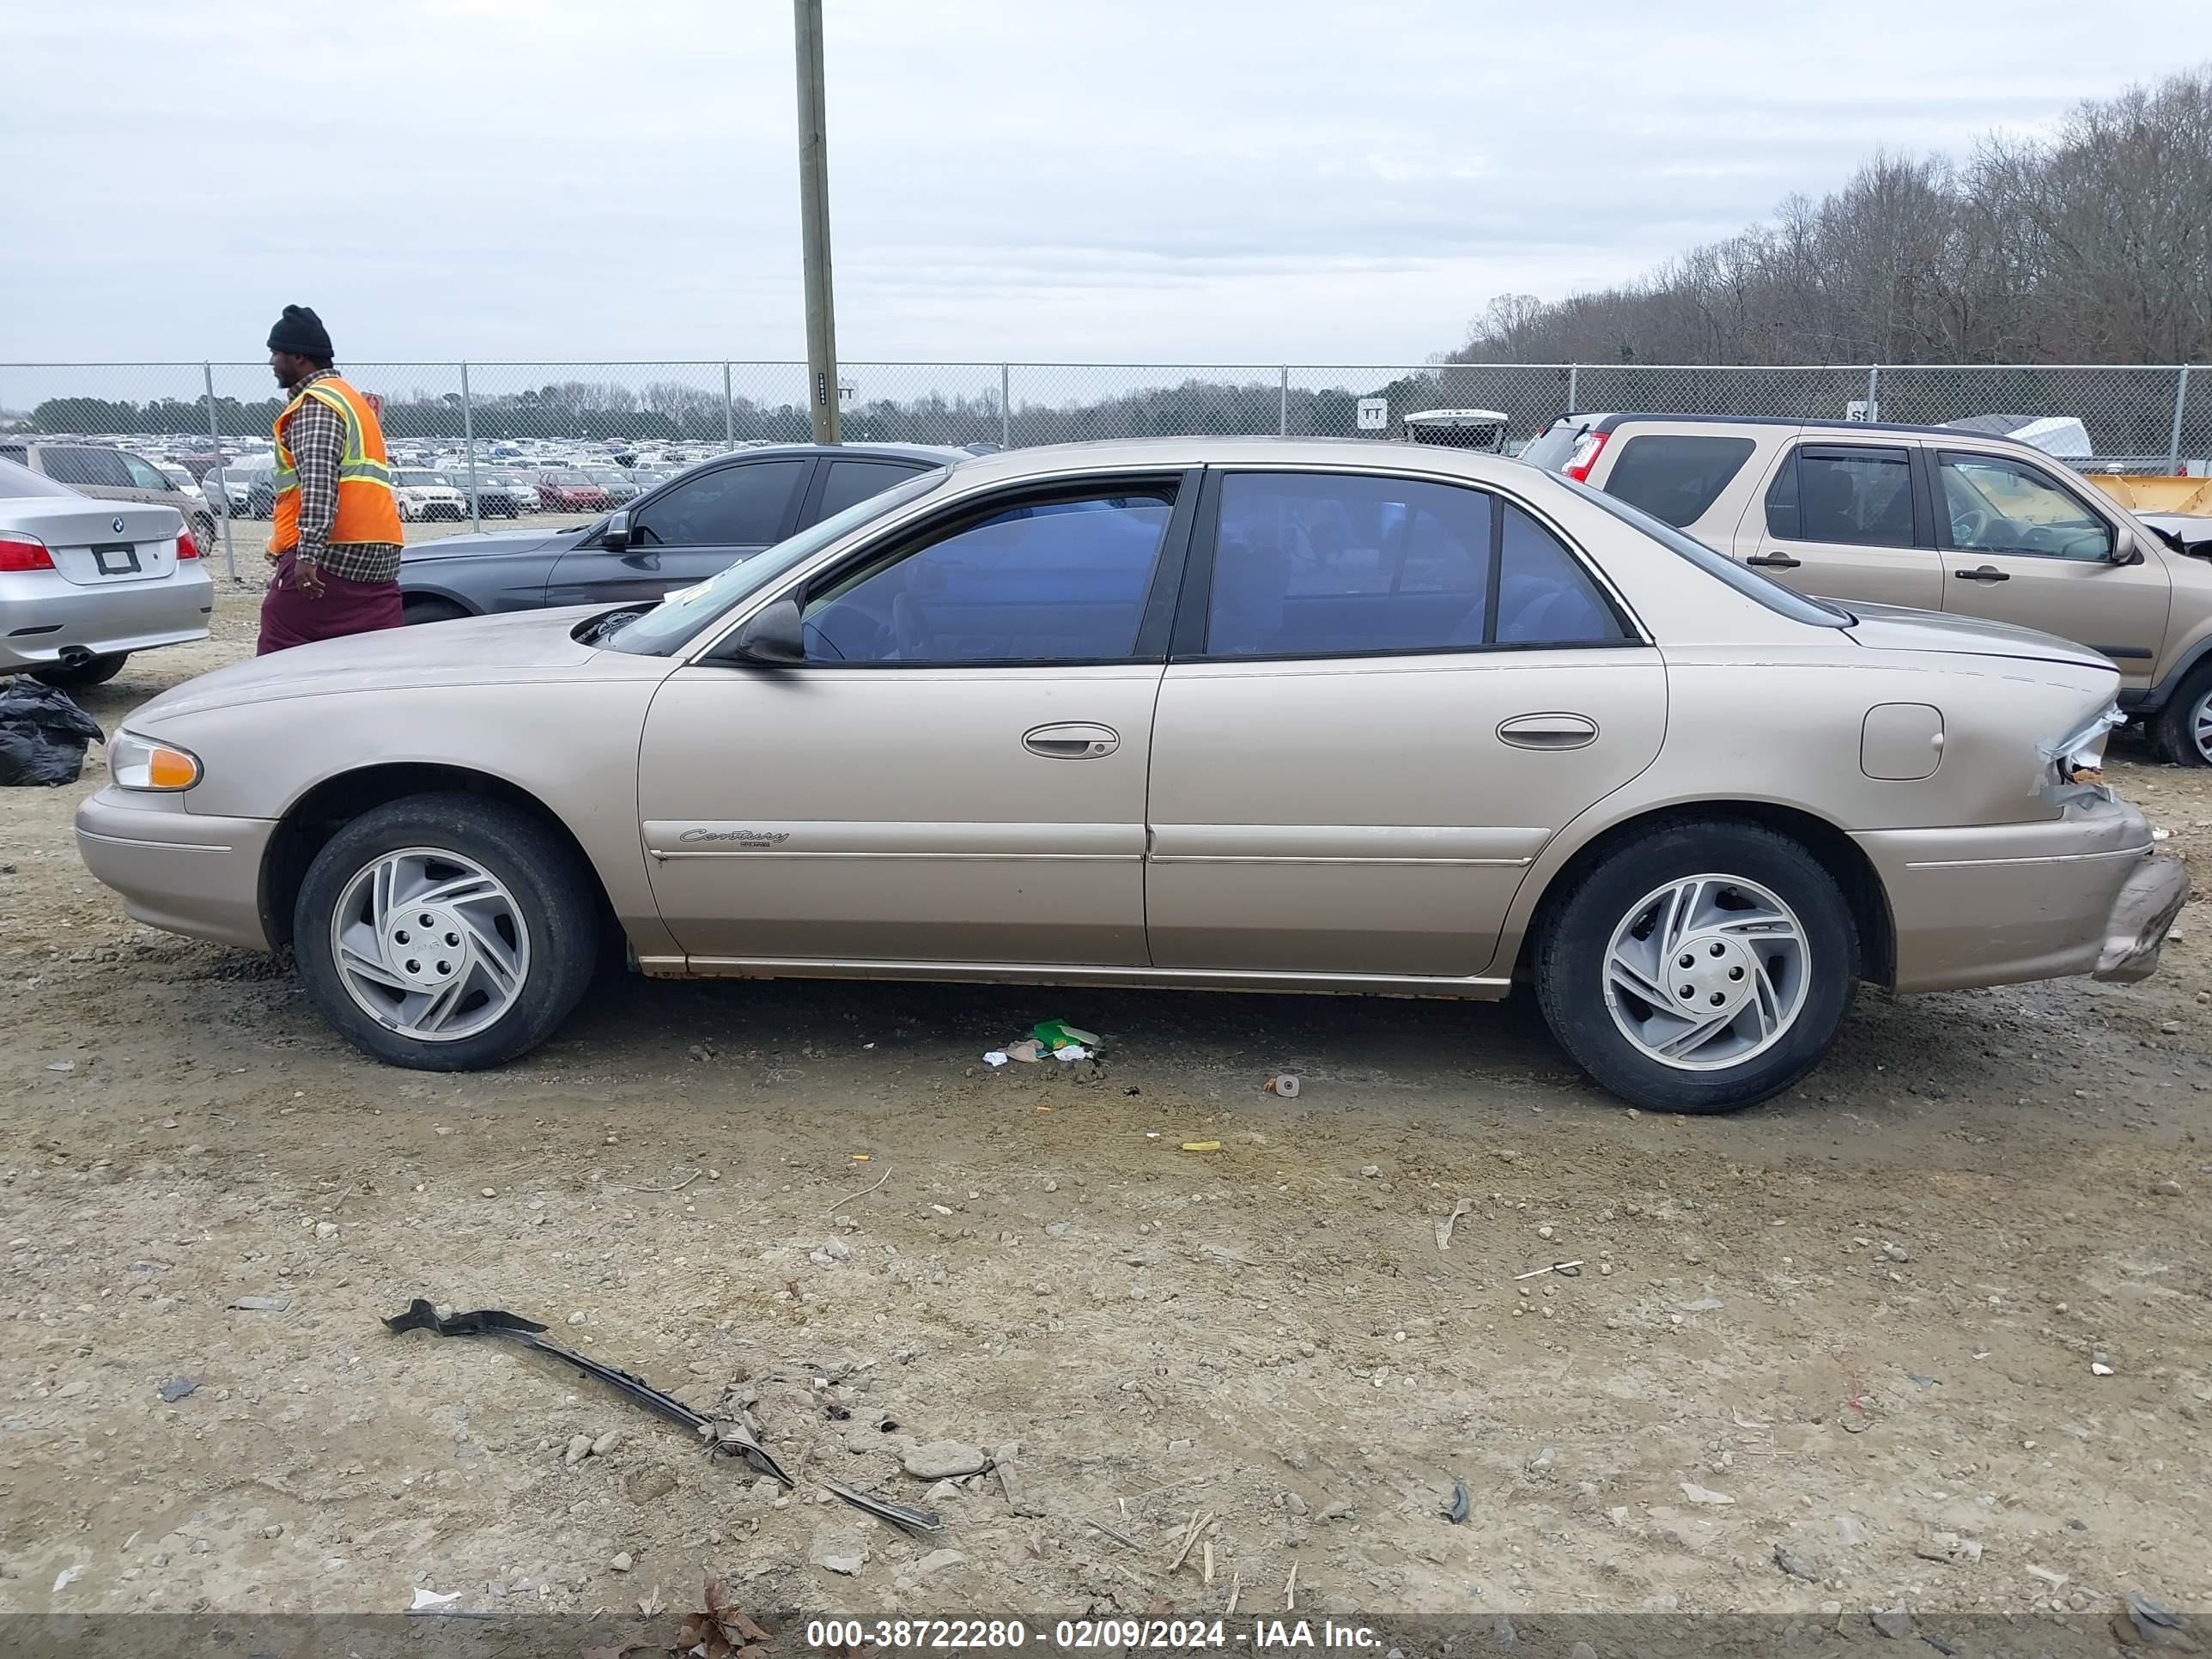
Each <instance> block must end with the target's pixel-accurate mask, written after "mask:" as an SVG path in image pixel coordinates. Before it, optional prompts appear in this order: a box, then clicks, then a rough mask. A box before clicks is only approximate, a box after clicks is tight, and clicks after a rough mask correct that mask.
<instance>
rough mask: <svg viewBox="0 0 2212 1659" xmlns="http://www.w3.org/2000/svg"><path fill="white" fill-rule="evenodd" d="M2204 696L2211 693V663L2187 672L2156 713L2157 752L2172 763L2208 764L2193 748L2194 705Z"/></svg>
mask: <svg viewBox="0 0 2212 1659" xmlns="http://www.w3.org/2000/svg"><path fill="white" fill-rule="evenodd" d="M2208 695H2212V663H2207V664H2205V665H2203V666H2202V667H2200V668H2198V669H2197V671H2196V672H2194V673H2192V674H2191V675H2190V677H2189V678H2187V679H2186V680H2185V681H2184V682H2183V683H2182V685H2181V689H2180V690H2178V691H2176V692H2175V693H2174V694H2173V696H2172V698H2170V699H2169V700H2168V701H2167V702H2166V707H2165V708H2161V709H2160V710H2159V712H2158V719H2157V721H2156V722H2155V725H2154V736H2155V737H2156V738H2157V739H2158V750H2159V753H2160V755H2162V756H2163V757H2165V758H2166V759H2167V760H2169V761H2171V762H2172V763H2173V764H2174V765H2176V766H2212V760H2207V759H2206V758H2205V757H2203V755H2202V754H2200V753H2199V752H2198V751H2197V738H2196V735H2195V732H2194V727H2195V726H2196V720H2195V718H2194V713H2195V710H2196V708H2197V704H2199V703H2200V702H2203V701H2204V699H2205V697H2206V696H2208Z"/></svg>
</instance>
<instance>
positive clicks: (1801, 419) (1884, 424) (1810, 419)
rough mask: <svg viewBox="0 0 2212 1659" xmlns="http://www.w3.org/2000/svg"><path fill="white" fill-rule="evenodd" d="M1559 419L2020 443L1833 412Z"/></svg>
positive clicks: (1643, 413)
mask: <svg viewBox="0 0 2212 1659" xmlns="http://www.w3.org/2000/svg"><path fill="white" fill-rule="evenodd" d="M1558 421H1584V422H1589V426H1586V427H1585V428H1583V429H1584V430H1585V431H1588V430H1590V429H1592V428H1595V430H1597V431H1600V432H1611V431H1613V429H1614V428H1617V427H1620V426H1621V425H1623V424H1625V423H1626V422H1630V421H1668V422H1681V423H1686V424H1694V425H1710V426H1786V427H1790V428H1799V427H1812V428H1817V429H1819V430H1820V431H1824V432H1909V433H1912V434H1915V435H1918V436H1920V437H1923V438H1924V437H1929V436H1931V435H1933V436H1941V437H1949V438H1964V439H1966V440H1969V441H1981V440H1990V439H1993V440H1995V441H1997V442H2000V443H2013V444H2015V445H2017V443H2018V441H2017V440H2016V439H2012V438H2008V436H2007V435H2005V434H2003V433H2002V432H1980V431H1971V430H1967V429H1965V428H1960V427H1955V426H1929V425H1915V424H1913V423H1911V422H1905V421H1846V420H1844V419H1841V418H1840V417H1838V416H1833V415H1806V416H1797V415H1676V414H1671V413H1669V412H1668V411H1667V410H1653V409H1638V410H1624V411H1621V412H1619V413H1614V414H1599V413H1597V412H1595V411H1594V410H1593V411H1584V410H1577V411H1575V412H1573V413H1571V414H1567V415H1562V416H1559V417H1558ZM1558 421H1554V422H1553V424H1554V425H1556V424H1557V423H1558ZM2026 447H2028V448H2031V449H2032V448H2033V447H2034V446H2033V445H2032V444H2031V445H2027V446H2026ZM2037 453H2044V452H2041V451H2038V452H2037ZM2051 459H2054V460H2063V459H2065V458H2064V457H2063V456H2052V457H2051Z"/></svg>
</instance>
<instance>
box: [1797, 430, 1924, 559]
mask: <svg viewBox="0 0 2212 1659" xmlns="http://www.w3.org/2000/svg"><path fill="white" fill-rule="evenodd" d="M1766 528H1767V532H1768V533H1769V534H1771V535H1772V536H1774V537H1776V538H1778V539H1780V540H1783V541H1803V542H1840V543H1844V544H1856V545H1858V546H1861V547H1911V546H1913V545H1915V540H1914V536H1913V528H1912V460H1911V455H1910V454H1909V453H1908V452H1906V451H1905V450H1903V449H1892V448H1887V447H1879V448H1878V447H1875V446H1873V445H1871V444H1801V445H1799V446H1798V447H1797V449H1796V451H1795V453H1792V454H1791V456H1790V459H1788V460H1787V461H1785V462H1784V463H1783V465H1782V470H1781V471H1779V472H1778V473H1777V474H1776V475H1775V477H1774V482H1773V483H1771V484H1770V485H1768V486H1767V490H1766Z"/></svg>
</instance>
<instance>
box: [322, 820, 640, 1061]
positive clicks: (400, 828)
mask: <svg viewBox="0 0 2212 1659" xmlns="http://www.w3.org/2000/svg"><path fill="white" fill-rule="evenodd" d="M408 847H432V848H442V849H446V850H449V851H452V852H454V853H458V854H461V855H463V856H464V857H465V858H468V859H470V860H473V861H475V862H476V863H477V864H480V865H482V866H483V867H484V868H485V869H487V870H489V872H491V873H492V874H493V875H494V876H495V877H497V878H499V880H500V882H501V884H503V885H505V887H506V888H507V891H508V892H509V893H510V894H512V895H513V897H514V900H515V902H516V903H517V904H518V905H519V906H520V908H522V910H523V912H524V917H523V919H524V921H525V922H526V924H527V926H528V927H529V929H530V967H529V969H528V970H527V972H526V975H525V976H524V980H523V987H522V990H521V993H520V994H519V995H518V996H517V997H516V998H515V1000H514V1004H513V1006H512V1007H511V1008H509V1009H508V1010H507V1013H506V1014H505V1015H504V1016H503V1017H501V1018H500V1019H499V1020H498V1021H497V1022H496V1023H495V1024H492V1025H490V1026H489V1027H487V1028H486V1029H485V1030H481V1031H477V1032H475V1033H473V1034H472V1035H471V1036H465V1037H461V1038H459V1039H457V1040H455V1041H453V1042H422V1041H420V1040H418V1039H416V1038H411V1037H406V1036H401V1035H400V1034H399V1033H398V1032H396V1031H393V1030H391V1029H390V1028H389V1027H387V1026H385V1025H383V1024H380V1023H379V1022H378V1021H377V1020H376V1019H375V1018H373V1017H372V1016H371V1015H370V1014H369V1013H368V1012H367V1011H366V1010H364V1009H363V1008H362V1006H360V1005H359V1004H358V1003H356V1001H355V1000H353V997H352V994H350V993H349V992H348V991H347V989H346V988H345V986H344V984H343V982H342V981H341V980H340V978H339V976H338V971H337V963H336V962H335V961H334V960H333V959H332V955H331V914H332V912H333V911H335V910H336V908H337V902H338V899H339V896H341V895H342V894H343V892H344V890H345V887H346V884H347V883H349V881H351V880H352V879H353V878H354V877H355V875H356V874H357V873H358V872H360V871H361V870H362V867H363V866H366V865H368V864H369V863H371V862H372V861H374V860H375V859H377V858H379V857H380V856H381V855H383V854H386V853H391V852H397V851H398V850H399V849H401V848H408ZM589 882H590V878H589V876H588V874H587V872H586V871H584V869H583V868H582V867H581V866H580V861H579V860H577V858H576V856H575V854H574V851H573V850H572V849H571V848H569V847H568V845H567V844H566V843H565V842H562V840H561V839H560V838H559V837H558V836H556V835H555V834H554V833H553V832H552V831H551V830H550V829H548V828H547V827H546V826H545V825H544V824H543V823H539V822H538V820H536V819H535V818H533V817H531V816H530V815H529V814H527V813H526V812H523V811H520V810H518V809H516V808H514V807H511V806H508V805H506V804H505V803H503V802H499V801H491V800H486V799H482V798H480V797H477V796H470V795H418V796H414V797H411V798H410V799H405V800H399V801H394V802H392V803H391V804H390V805H386V806H380V807H377V808H375V809H374V810H373V811H369V812H367V813H364V814H363V815H362V817H358V818H356V819H355V820H354V821H353V822H352V823H349V824H347V825H346V826H345V827H344V828H343V829H340V830H339V831H338V833H337V835H335V836H332V837H331V840H330V841H329V842H328V843H327V844H326V845H325V847H324V848H323V849H322V851H321V852H320V853H319V854H316V857H315V860H314V861H313V864H311V865H310V866H308V869H307V878H306V879H305V880H304V881H302V882H301V884H300V895H299V898H298V901H297V902H295V905H294V907H293V915H292V951H293V956H294V957H295V961H296V962H297V963H298V966H299V973H300V978H301V982H302V984H303V985H304V986H305V987H306V988H307V994H308V997H309V998H310V1000H313V1003H314V1005H315V1006H316V1009H317V1011H318V1012H320V1013H321V1014H322V1016H323V1018H325V1019H326V1020H327V1021H329V1022H330V1024H331V1025H332V1026H333V1027H334V1028H336V1029H337V1031H338V1032H339V1033H340V1034H341V1035H343V1036H344V1037H345V1038H346V1039H347V1040H348V1041H349V1042H351V1043H353V1044H354V1046H355V1047H356V1048H360V1049H361V1050H362V1052H363V1053H365V1054H368V1055H370V1056H371V1057H373V1058H374V1059H377V1060H383V1061H385V1062H386V1064H389V1065H393V1066H407V1067H410V1068H411V1069H414V1070H417V1071H432V1072H466V1071H477V1070H480V1069H482V1068H483V1067H486V1066H498V1065H502V1064H504V1063H505V1062H506V1061H507V1060H513V1059H515V1058H516V1057H517V1056H519V1055H521V1054H527V1053H528V1052H529V1051H530V1050H531V1049H532V1048H536V1047H537V1046H538V1044H539V1043H541V1042H544V1040H545V1039H546V1038H547V1037H548V1036H550V1035H551V1034H552V1032H553V1030H554V1029H555V1028H556V1027H557V1026H558V1025H559V1024H560V1023H561V1022H562V1020H563V1019H565V1018H567V1017H568V1014H569V1012H571V1011H572V1010H573V1009H574V1007H575V1006H576V1004H577V1002H578V1001H579V1000H580V999H581V998H582V996H583V994H584V991H585V989H586V987H587V986H588V985H589V984H590V982H591V979H592V972H593V970H594V969H595V967H596V966H597V962H598V951H599V914H598V911H597V908H595V905H594V902H593V894H592V888H591V886H590V884H589Z"/></svg>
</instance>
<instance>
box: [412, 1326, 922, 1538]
mask: <svg viewBox="0 0 2212 1659" xmlns="http://www.w3.org/2000/svg"><path fill="white" fill-rule="evenodd" d="M384 1328H385V1329H386V1330H387V1331H390V1332H391V1333H392V1334H394V1335H395V1336H397V1335H399V1334H403V1333H404V1332H407V1331H416V1330H421V1331H428V1332H429V1333H431V1334H433V1335H434V1336H491V1337H498V1338H501V1339H503V1340H507V1341H509V1342H514V1343H519V1344H520V1346H523V1347H526V1348H530V1349H534V1350H535V1351H536V1352H539V1353H542V1354H549V1355H550V1356H551V1357H552V1358H556V1359H558V1360H560V1361H562V1363H563V1364H569V1365H573V1366H574V1367H575V1368H576V1369H577V1370H580V1371H581V1372H583V1373H584V1374H585V1375H586V1376H592V1377H596V1378H598V1379H599V1381H600V1382H602V1383H605V1384H606V1385H607V1386H608V1387H609V1388H611V1389H614V1390H615V1391H616V1392H617V1394H620V1395H623V1397H624V1398H625V1399H627V1400H629V1401H631V1402H632V1403H634V1404H635V1405H639V1406H642V1407H645V1409H646V1410H647V1411H649V1412H651V1413H653V1414H654V1415H655V1416H658V1417H665V1418H666V1419H668V1420H669V1421H670V1422H671V1423H674V1424H677V1425H679V1426H681V1427H683V1428H686V1429H689V1430H690V1431H691V1432H692V1433H693V1434H696V1435H697V1436H698V1437H700V1438H702V1440H704V1441H705V1442H706V1443H707V1447H708V1451H709V1452H716V1451H726V1452H729V1453H732V1454H733V1455H737V1456H738V1457H741V1458H743V1459H744V1461H745V1462H748V1463H750V1464H751V1465H752V1466H753V1468H757V1469H758V1470H759V1471H760V1472H761V1473H762V1474H765V1475H767V1476H768V1477H769V1479H771V1480H775V1481H777V1482H778V1483H780V1484H781V1485H782V1486H785V1487H787V1488H789V1487H792V1486H796V1485H797V1484H798V1483H797V1482H796V1481H795V1480H793V1479H792V1477H791V1475H790V1474H789V1473H788V1472H787V1470H786V1469H785V1468H784V1467H783V1465H782V1464H781V1463H779V1462H776V1460H775V1454H774V1453H773V1452H771V1451H769V1449H768V1448H767V1447H765V1446H763V1445H762V1444H761V1443H760V1442H759V1441H758V1440H757V1439H755V1438H754V1437H753V1436H752V1434H751V1433H750V1431H748V1430H747V1429H746V1428H745V1426H744V1425H743V1424H741V1423H728V1422H721V1421H718V1420H717V1419H714V1418H711V1417H708V1415H706V1413H703V1412H697V1411H694V1410H693V1409H692V1408H691V1407H689V1406H687V1405H685V1404H684V1402H683V1401H680V1400H678V1398H676V1396H675V1395H671V1394H668V1393H665V1392H664V1391H663V1390H661V1389H656V1388H654V1387H653V1384H652V1383H647V1381H646V1380H645V1379H644V1378H643V1377H641V1376H632V1375H631V1374H630V1373H629V1372H628V1371H626V1370H620V1369H618V1368H617V1367H616V1366H613V1365H609V1364H605V1363H603V1362H602V1361H599V1360H597V1359H593V1358H590V1357H589V1356H588V1355H586V1354H580V1353H578V1352H575V1351H574V1350H573V1349H570V1348H564V1347H562V1346H561V1345H560V1344H559V1343H557V1342H549V1341H547V1340H545V1336H544V1333H545V1329H546V1328H545V1327H544V1326H543V1325H541V1324H539V1323H538V1322H537V1321H536V1320H534V1319H526V1318H524V1317H523V1316H521V1315H520V1314H516V1313H509V1312H507V1310H505V1309H503V1308H478V1309H477V1310H475V1311H473V1312H471V1313H452V1314H444V1315H441V1314H440V1313H439V1311H438V1310H437V1307H436V1305H435V1304H433V1303H431V1302H429V1301H428V1300H426V1299H425V1298H423V1297H419V1296H418V1297H416V1298H415V1299H414V1300H413V1301H412V1302H410V1303H409V1304H407V1311H406V1312H404V1313H402V1314H397V1315H394V1316H392V1318H389V1319H387V1320H386V1321H385V1322H384ZM822 1484H823V1486H824V1487H826V1488H827V1489H828V1490H829V1492H831V1493H833V1494H835V1495H836V1497H838V1498H842V1499H843V1500H844V1501H845V1502H846V1503H848V1504H851V1505H852V1506H853V1507H854V1509H857V1510H863V1511H865V1512H866V1513H867V1514H869V1515H872V1516H877V1517H878V1519H880V1520H884V1521H887V1522H890V1524H891V1525H893V1526H895V1527H897V1528H901V1529H902V1531H906V1532H909V1533H915V1534H930V1533H934V1532H938V1531H940V1530H941V1529H942V1528H943V1526H944V1522H942V1521H941V1520H939V1517H938V1516H936V1515H935V1514H934V1513H933V1511H931V1510H920V1509H915V1508H914V1507H913V1506H912V1505H910V1504H896V1503H893V1502H891V1501H890V1499H888V1498H876V1497H873V1496H871V1495H870V1494H869V1493H866V1492H858V1491H855V1490H854V1488H852V1487H850V1486H842V1485H840V1484H839V1483H837V1482H836V1481H834V1480H825V1481H823V1483H822Z"/></svg>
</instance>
